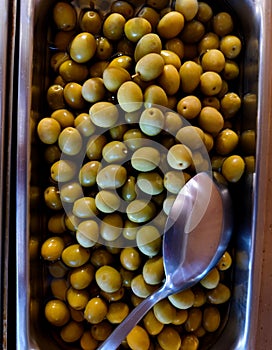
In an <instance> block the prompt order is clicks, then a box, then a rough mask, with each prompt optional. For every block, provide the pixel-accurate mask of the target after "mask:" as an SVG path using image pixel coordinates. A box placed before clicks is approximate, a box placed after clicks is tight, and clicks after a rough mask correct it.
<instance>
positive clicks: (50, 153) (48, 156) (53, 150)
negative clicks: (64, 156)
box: [44, 145, 61, 165]
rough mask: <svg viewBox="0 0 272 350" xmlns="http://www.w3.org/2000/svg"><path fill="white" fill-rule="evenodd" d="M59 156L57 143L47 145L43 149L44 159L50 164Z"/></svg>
mask: <svg viewBox="0 0 272 350" xmlns="http://www.w3.org/2000/svg"><path fill="white" fill-rule="evenodd" d="M60 157H61V151H60V149H59V147H58V146H57V145H48V146H47V147H46V149H45V151H44V158H45V161H46V162H47V163H48V164H49V165H50V164H52V163H55V162H56V161H57V160H59V159H60Z"/></svg>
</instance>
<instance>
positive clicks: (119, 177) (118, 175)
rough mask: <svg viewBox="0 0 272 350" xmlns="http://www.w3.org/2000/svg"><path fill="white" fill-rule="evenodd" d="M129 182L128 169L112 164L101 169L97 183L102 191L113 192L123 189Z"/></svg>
mask: <svg viewBox="0 0 272 350" xmlns="http://www.w3.org/2000/svg"><path fill="white" fill-rule="evenodd" d="M126 180H127V171H126V168H125V167H123V166H122V165H119V164H110V165H107V166H105V167H102V168H100V169H99V171H98V173H97V176H96V182H97V185H98V186H99V187H100V188H101V189H108V190H113V189H116V188H119V187H122V186H123V185H124V183H125V182H126Z"/></svg>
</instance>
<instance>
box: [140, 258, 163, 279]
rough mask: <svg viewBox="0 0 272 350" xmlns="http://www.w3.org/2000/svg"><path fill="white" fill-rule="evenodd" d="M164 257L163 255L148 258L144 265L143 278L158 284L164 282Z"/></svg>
mask: <svg viewBox="0 0 272 350" xmlns="http://www.w3.org/2000/svg"><path fill="white" fill-rule="evenodd" d="M164 276H165V275H164V267H163V259H162V257H161V256H155V257H153V258H150V259H148V260H147V261H146V262H145V264H144V266H143V278H144V280H145V282H146V283H148V284H151V285H156V284H159V283H161V282H162V280H163V278H164Z"/></svg>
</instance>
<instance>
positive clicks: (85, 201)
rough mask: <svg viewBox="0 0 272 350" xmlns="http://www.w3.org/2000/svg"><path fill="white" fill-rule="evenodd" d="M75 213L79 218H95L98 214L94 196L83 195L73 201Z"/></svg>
mask: <svg viewBox="0 0 272 350" xmlns="http://www.w3.org/2000/svg"><path fill="white" fill-rule="evenodd" d="M73 214H74V215H76V216H77V217H79V218H82V219H87V218H93V217H95V216H96V215H97V214H98V210H97V208H96V205H95V199H94V198H93V197H82V198H78V199H77V200H75V202H74V203H73Z"/></svg>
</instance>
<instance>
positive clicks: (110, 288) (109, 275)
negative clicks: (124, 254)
mask: <svg viewBox="0 0 272 350" xmlns="http://www.w3.org/2000/svg"><path fill="white" fill-rule="evenodd" d="M95 280H96V283H97V284H98V286H99V287H100V288H101V289H102V290H103V291H105V292H108V293H113V292H116V291H117V290H119V289H120V288H121V286H122V278H121V275H120V272H119V271H117V270H116V269H115V268H114V267H112V266H108V265H104V266H101V267H99V269H98V270H97V271H96V273H95Z"/></svg>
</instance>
